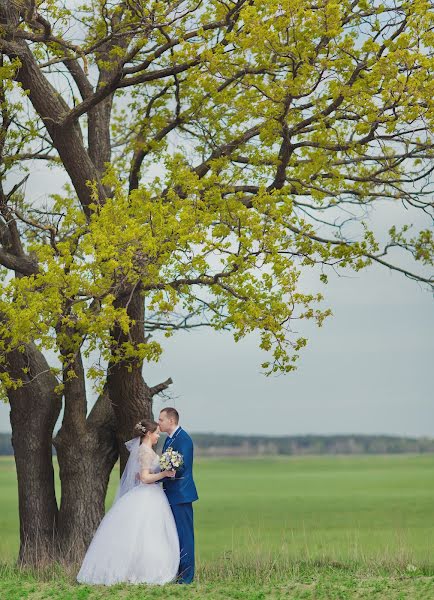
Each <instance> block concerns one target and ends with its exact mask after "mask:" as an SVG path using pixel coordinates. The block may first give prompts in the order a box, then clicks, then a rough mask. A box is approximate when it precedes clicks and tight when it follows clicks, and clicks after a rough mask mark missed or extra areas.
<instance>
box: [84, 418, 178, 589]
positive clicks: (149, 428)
mask: <svg viewBox="0 0 434 600" xmlns="http://www.w3.org/2000/svg"><path fill="white" fill-rule="evenodd" d="M134 432H135V434H136V436H137V437H135V438H133V439H132V440H130V441H129V442H126V444H125V445H126V447H127V448H128V450H129V451H130V456H129V458H128V462H127V464H126V466H125V469H124V472H123V474H122V477H121V481H120V484H119V488H118V491H117V494H116V497H115V500H114V503H113V506H112V507H111V509H110V510H109V511H108V512H107V514H106V515H105V517H104V518H103V520H102V521H101V523H100V526H99V527H98V529H97V531H96V533H95V536H94V538H93V540H92V542H91V544H90V546H89V548H88V550H87V553H86V556H85V557H84V560H83V564H82V565H81V568H80V571H79V573H78V575H77V581H78V582H80V583H94V584H104V585H113V584H115V583H121V582H126V583H150V584H158V585H162V584H164V583H169V582H170V581H173V580H174V579H175V578H176V576H177V572H178V566H179V540H178V534H177V530H176V525H175V520H174V518H173V514H172V511H171V508H170V505H169V502H168V501H167V498H166V494H165V493H164V491H163V488H162V486H161V484H160V483H159V482H160V480H162V479H164V478H165V477H174V476H175V471H161V472H160V465H159V458H158V455H157V454H156V453H155V452H154V451H153V449H152V446H154V445H155V444H156V443H157V441H158V438H159V437H160V430H159V426H158V423H155V422H154V421H149V420H144V421H140V423H138V424H137V425H136V427H135V431H134Z"/></svg>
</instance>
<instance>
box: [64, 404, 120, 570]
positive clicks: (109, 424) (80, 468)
mask: <svg viewBox="0 0 434 600" xmlns="http://www.w3.org/2000/svg"><path fill="white" fill-rule="evenodd" d="M54 444H55V446H56V450H57V457H58V461H59V475H60V480H61V487H62V498H61V503H60V509H59V523H58V536H59V546H60V553H61V557H62V560H63V561H65V562H67V563H78V562H80V561H81V560H82V558H83V555H84V553H85V551H86V550H87V547H88V546H89V544H90V541H91V539H92V537H93V535H94V533H95V531H96V529H97V527H98V525H99V524H100V522H101V519H102V518H103V516H104V511H105V497H106V493H107V486H108V482H109V478H110V473H111V471H112V469H113V466H114V465H115V463H116V460H117V457H118V451H117V442H116V435H115V423H114V416H113V411H112V408H111V404H110V400H109V398H108V394H107V393H106V392H104V393H103V394H102V395H101V396H100V397H99V398H98V400H97V402H96V404H95V406H94V407H93V409H92V411H91V413H90V415H89V417H88V420H87V423H86V427H85V430H84V431H83V432H81V434H80V435H79V436H77V435H76V434H74V432H73V431H72V430H71V429H69V430H68V429H65V428H64V427H62V428H61V430H60V431H59V433H58V435H57V436H56V438H55V440H54Z"/></svg>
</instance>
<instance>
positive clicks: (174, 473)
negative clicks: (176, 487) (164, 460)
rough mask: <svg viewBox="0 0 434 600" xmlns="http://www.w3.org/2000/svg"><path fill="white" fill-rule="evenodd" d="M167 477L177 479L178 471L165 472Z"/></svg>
mask: <svg viewBox="0 0 434 600" xmlns="http://www.w3.org/2000/svg"><path fill="white" fill-rule="evenodd" d="M164 475H165V477H175V475H176V471H164Z"/></svg>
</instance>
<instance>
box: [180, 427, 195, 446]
mask: <svg viewBox="0 0 434 600" xmlns="http://www.w3.org/2000/svg"><path fill="white" fill-rule="evenodd" d="M177 438H179V440H184V441H189V442H191V443H193V440H192V439H191V437H190V436H189V434H188V433H187V432H186V431H185V429H183V428H182V427H181V428H180V432H179V434H178V436H177Z"/></svg>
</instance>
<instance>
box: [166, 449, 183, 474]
mask: <svg viewBox="0 0 434 600" xmlns="http://www.w3.org/2000/svg"><path fill="white" fill-rule="evenodd" d="M183 464H184V458H183V456H182V454H181V453H180V452H177V451H176V450H174V449H173V448H172V447H170V446H169V448H167V450H166V452H164V453H163V454H162V455H161V458H160V468H161V470H162V471H177V470H178V469H179V467H182V465H183Z"/></svg>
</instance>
